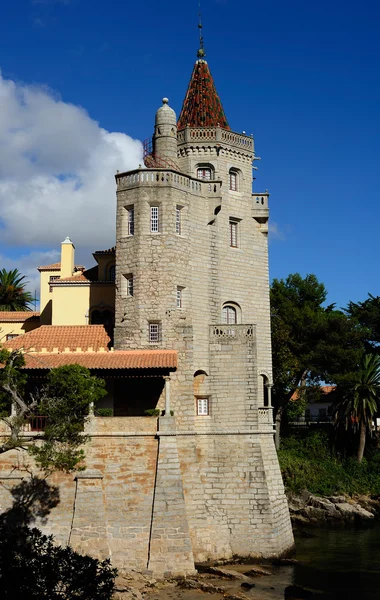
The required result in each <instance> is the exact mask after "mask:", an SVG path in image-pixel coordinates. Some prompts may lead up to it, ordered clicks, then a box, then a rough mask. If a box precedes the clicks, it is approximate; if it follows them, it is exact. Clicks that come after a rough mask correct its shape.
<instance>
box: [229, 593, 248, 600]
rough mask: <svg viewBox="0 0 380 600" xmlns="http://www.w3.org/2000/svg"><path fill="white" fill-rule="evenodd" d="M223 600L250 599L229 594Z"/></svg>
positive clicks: (242, 595)
mask: <svg viewBox="0 0 380 600" xmlns="http://www.w3.org/2000/svg"><path fill="white" fill-rule="evenodd" d="M223 600H248V598H247V596H245V595H244V594H228V595H227V596H223Z"/></svg>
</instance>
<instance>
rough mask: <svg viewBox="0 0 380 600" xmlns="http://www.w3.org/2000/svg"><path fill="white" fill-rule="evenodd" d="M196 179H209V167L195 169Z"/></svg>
mask: <svg viewBox="0 0 380 600" xmlns="http://www.w3.org/2000/svg"><path fill="white" fill-rule="evenodd" d="M197 177H198V179H211V169H210V167H199V168H198V169H197Z"/></svg>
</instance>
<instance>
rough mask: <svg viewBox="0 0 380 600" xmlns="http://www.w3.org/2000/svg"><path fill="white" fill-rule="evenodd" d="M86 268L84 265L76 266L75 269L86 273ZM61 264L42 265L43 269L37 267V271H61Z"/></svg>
mask: <svg viewBox="0 0 380 600" xmlns="http://www.w3.org/2000/svg"><path fill="white" fill-rule="evenodd" d="M85 268H86V267H84V266H83V265H75V267H74V269H75V270H76V271H84V270H85ZM60 270H61V263H60V262H57V263H52V264H51V265H42V267H37V271H60Z"/></svg>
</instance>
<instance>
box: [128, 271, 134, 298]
mask: <svg viewBox="0 0 380 600" xmlns="http://www.w3.org/2000/svg"><path fill="white" fill-rule="evenodd" d="M127 294H128V296H133V275H128V277H127Z"/></svg>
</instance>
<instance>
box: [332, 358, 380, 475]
mask: <svg viewBox="0 0 380 600" xmlns="http://www.w3.org/2000/svg"><path fill="white" fill-rule="evenodd" d="M379 400H380V356H378V355H377V354H363V358H362V360H361V364H360V366H359V369H358V371H357V372H356V373H355V374H354V375H353V378H352V380H351V385H350V386H349V388H347V390H346V392H343V395H342V399H341V400H340V401H339V402H338V404H337V407H336V414H335V418H336V422H337V424H338V425H339V424H344V425H345V426H346V429H348V427H352V428H353V429H354V430H356V431H357V430H359V448H358V455H357V457H358V462H359V463H360V462H361V461H362V459H363V455H364V448H365V443H366V435H367V431H368V430H369V431H370V432H371V431H372V421H373V417H374V415H376V412H377V410H378V402H379Z"/></svg>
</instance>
